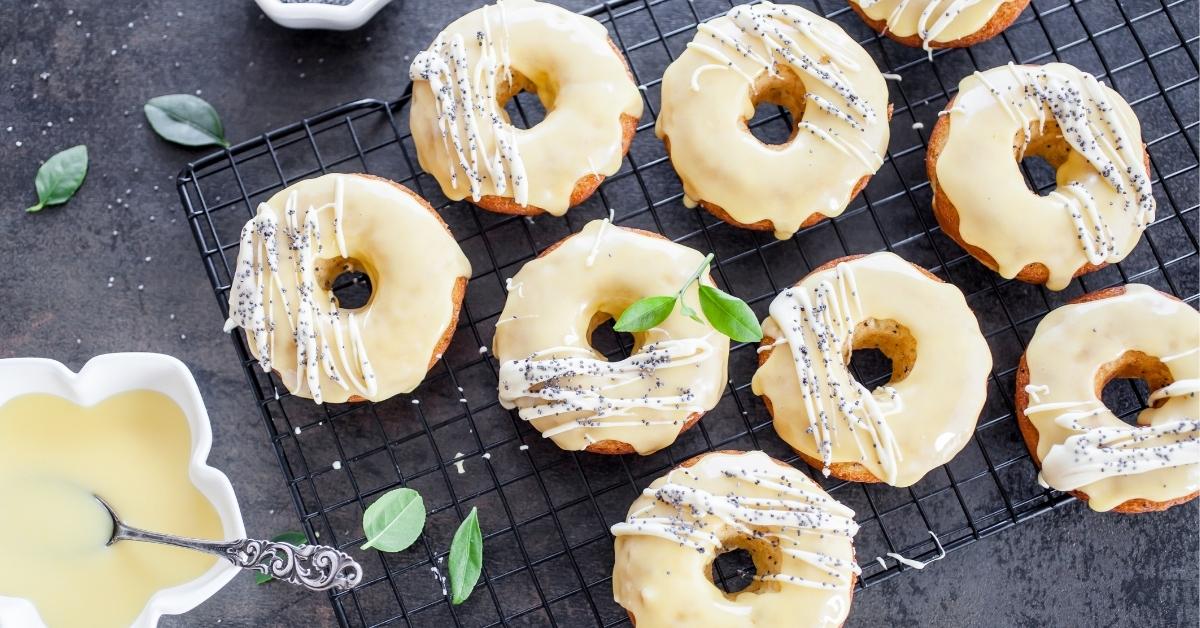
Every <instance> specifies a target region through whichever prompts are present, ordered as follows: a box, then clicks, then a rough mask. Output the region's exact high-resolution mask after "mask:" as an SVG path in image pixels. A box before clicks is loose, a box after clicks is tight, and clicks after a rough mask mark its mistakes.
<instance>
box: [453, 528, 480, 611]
mask: <svg viewBox="0 0 1200 628" xmlns="http://www.w3.org/2000/svg"><path fill="white" fill-rule="evenodd" d="M481 571H483V534H482V533H480V531H479V509H477V508H471V514H469V515H467V518H466V519H463V522H462V524H461V525H459V526H458V530H457V531H455V533H454V541H452V542H451V543H450V603H451V604H462V603H463V602H464V601H466V599H467V598H468V597H470V595H471V591H473V590H474V589H475V583H477V582H479V572H481Z"/></svg>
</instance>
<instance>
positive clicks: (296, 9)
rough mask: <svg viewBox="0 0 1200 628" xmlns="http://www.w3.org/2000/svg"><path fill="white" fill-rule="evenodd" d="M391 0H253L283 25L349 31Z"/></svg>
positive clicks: (264, 11)
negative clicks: (340, 0)
mask: <svg viewBox="0 0 1200 628" xmlns="http://www.w3.org/2000/svg"><path fill="white" fill-rule="evenodd" d="M391 1H392V0H354V1H353V2H351V3H349V4H344V5H337V4H325V3H323V2H316V1H313V0H309V1H308V2H280V1H279V0H255V2H257V3H258V8H260V9H262V11H263V13H266V14H267V17H269V18H271V21H272V22H275V23H276V24H278V25H280V26H284V27H287V28H324V29H328V30H335V31H349V30H354V29H356V28H358V27H359V26H362V25H363V24H366V23H367V20H369V19H371V18H373V17H375V14H376V13H378V12H379V10H380V9H382V8H383V7H384V6H385V5H387V3H389V2H391Z"/></svg>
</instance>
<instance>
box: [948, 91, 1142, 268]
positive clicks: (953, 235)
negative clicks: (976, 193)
mask: <svg viewBox="0 0 1200 628" xmlns="http://www.w3.org/2000/svg"><path fill="white" fill-rule="evenodd" d="M955 100H956V99H955V98H952V99H950V101H949V102H947V103H946V107H945V109H943V111H949V110H950V109H951V108H952V107H954V101H955ZM949 139H950V116H949V115H941V116H938V121H937V124H935V125H934V126H933V131H932V132H930V134H929V149H928V151H927V152H926V153H925V172H926V174H927V175H928V176H929V184H930V186H931V187H932V188H933V215H934V217H935V218H936V219H937V221H938V224H939V225H940V226H941V227H942V232H943V233H945V234H946V236H948V237H949V238H950V239H951V240H954V242H955V244H957V245H958V246H960V247H961V248H962V249H963V250H965V251H966V252H967V253H968V254H970V255H971V257H974V258H975V259H976V260H978V261H979V262H980V263H982V264H983V265H984V266H987V267H988V268H990V269H991V270H992V272H997V268H998V267H999V265H998V264H997V263H996V259H995V258H994V257H992V256H991V254H989V253H988V252H987V251H986V250H985V249H982V248H980V247H978V246H975V245H973V244H969V243H968V242H966V241H965V240H963V237H962V234H961V232H960V231H959V225H960V223H961V220H960V219H959V215H958V208H957V207H955V206H954V203H952V202H950V197H948V196H946V193H945V192H944V191H942V187H941V186H940V185H938V181H937V162H938V158H939V157H941V154H942V149H943V148H944V147H945V146H946V142H947V141H948V140H949ZM1142 155H1143V158H1144V159H1145V162H1146V168H1147V171H1149V168H1150V153H1149V152H1147V151H1146V147H1145V144H1143V145H1142ZM1013 157H1014V159H1016V157H1017V156H1016V155H1014V156H1013ZM1105 266H1108V262H1104V263H1101V264H1091V263H1085V264H1083V265H1082V266H1080V267H1079V268H1077V269H1075V272H1074V273H1073V274H1072V277H1079V276H1081V275H1086V274H1088V273H1092V272H1095V271H1097V270H1100V269H1102V268H1104V267H1105ZM1015 279H1017V280H1019V281H1023V282H1025V283H1031V284H1038V285H1041V284H1045V283H1046V282H1047V281H1048V280H1049V279H1050V269H1049V268H1046V265H1045V264H1042V263H1041V262H1032V263H1029V264H1026V265H1025V266H1024V267H1023V268H1021V270H1020V272H1018V273H1017V276H1016V277H1015Z"/></svg>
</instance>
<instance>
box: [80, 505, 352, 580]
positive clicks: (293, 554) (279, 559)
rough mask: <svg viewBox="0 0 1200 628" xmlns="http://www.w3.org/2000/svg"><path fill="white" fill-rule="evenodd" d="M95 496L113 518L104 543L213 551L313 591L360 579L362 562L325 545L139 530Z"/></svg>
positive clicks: (249, 568)
mask: <svg viewBox="0 0 1200 628" xmlns="http://www.w3.org/2000/svg"><path fill="white" fill-rule="evenodd" d="M94 497H95V498H96V501H98V502H100V505H101V506H104V509H105V510H106V511H108V515H109V517H111V518H112V536H111V537H110V538H109V539H108V543H107V545H112V544H113V543H116V542H117V541H146V542H150V543H161V544H163V545H173V546H175V547H182V548H185V549H190V550H195V551H197V552H205V553H207V554H215V555H217V556H220V557H221V558H224V559H225V560H228V561H229V562H231V563H233V564H234V565H236V566H238V567H241V568H242V569H248V570H250V571H257V572H259V573H264V574H267V575H269V576H271V577H272V578H275V579H276V580H283V581H284V582H290V583H292V584H298V585H300V586H302V587H304V588H306V589H310V590H312V591H325V590H327V589H334V590H336V591H345V590H347V589H350V588H352V587H354V586H355V585H357V584H358V583H359V582H361V581H362V566H360V565H359V564H358V563H357V562H356V561H355V560H354V559H353V558H351V557H350V555H349V554H347V553H345V552H343V551H340V550H338V549H336V548H333V547H329V546H327V545H292V544H290V543H280V542H277V541H260V540H256V539H241V540H237V541H202V540H199V539H189V538H185V537H180V536H171V535H169V534H160V533H158V532H150V531H147V530H139V529H138V528H133V527H130V526H127V525H125V524H124V523H122V522H121V519H120V517H118V516H117V513H116V511H114V510H113V508H112V506H109V505H108V502H106V501H104V499H102V498H101V497H100V496H99V495H95V496H94Z"/></svg>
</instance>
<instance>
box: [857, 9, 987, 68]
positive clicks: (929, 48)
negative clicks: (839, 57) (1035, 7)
mask: <svg viewBox="0 0 1200 628" xmlns="http://www.w3.org/2000/svg"><path fill="white" fill-rule="evenodd" d="M853 1H854V2H855V3H856V4H858V6H859V8H861V9H862V10H863V11H864V12H865V13H866V14H867V15H869V16H870V17H871V18H872V19H875V20H882V21H883V22H884V23H885V24H886V26H885V27H884V32H885V33H886V32H888V31H891V32H893V33H895V34H897V35H899V36H901V37H907V36H910V35H914V34H915V35H916V36H917V37H918V38H919V39H920V40H921V49H922V50H925V51H926V52H927V53H928V54H929V58H930V59H932V58H933V44H934V43H947V42H951V41H954V40H956V39H962V38H963V37H966V36H968V35H971V34H973V33H974V32H976V31H978V30H979V29H981V28H983V27H984V26H985V25H986V24H987V23H988V22H989V21H990V20H991V17H992V16H993V15H994V14H995V13H996V10H997V9H999V8H1000V6H1001V5H1003V4H1004V3H1005V2H1006V0H853ZM889 4H890V5H891V10H890V11H889V10H888V8H887V5H889Z"/></svg>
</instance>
